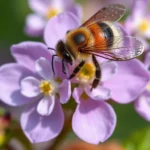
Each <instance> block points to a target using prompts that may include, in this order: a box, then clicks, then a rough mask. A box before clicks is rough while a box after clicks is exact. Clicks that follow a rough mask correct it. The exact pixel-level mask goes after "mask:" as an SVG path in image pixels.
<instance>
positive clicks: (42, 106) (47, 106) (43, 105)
mask: <svg viewBox="0 0 150 150" xmlns="http://www.w3.org/2000/svg"><path fill="white" fill-rule="evenodd" d="M54 106H55V98H54V96H46V97H43V98H42V100H40V102H39V104H38V106H37V112H38V113H39V114H40V115H42V116H49V115H50V114H51V113H52V111H53V109H54Z"/></svg>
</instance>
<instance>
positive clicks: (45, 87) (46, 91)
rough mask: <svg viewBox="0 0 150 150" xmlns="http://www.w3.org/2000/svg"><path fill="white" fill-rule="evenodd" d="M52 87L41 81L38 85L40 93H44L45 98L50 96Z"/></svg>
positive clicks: (47, 82)
mask: <svg viewBox="0 0 150 150" xmlns="http://www.w3.org/2000/svg"><path fill="white" fill-rule="evenodd" d="M53 89H54V87H53V86H52V84H51V83H50V82H49V81H45V80H42V81H41V83H40V91H41V93H44V95H45V96H47V95H50V94H51V93H52V91H53Z"/></svg>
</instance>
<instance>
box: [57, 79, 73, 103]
mask: <svg viewBox="0 0 150 150" xmlns="http://www.w3.org/2000/svg"><path fill="white" fill-rule="evenodd" d="M58 92H59V96H60V102H61V103H62V104H65V103H67V102H68V101H69V98H70V96H71V83H70V81H68V80H66V79H65V80H63V82H62V83H61V84H60V86H59V88H58Z"/></svg>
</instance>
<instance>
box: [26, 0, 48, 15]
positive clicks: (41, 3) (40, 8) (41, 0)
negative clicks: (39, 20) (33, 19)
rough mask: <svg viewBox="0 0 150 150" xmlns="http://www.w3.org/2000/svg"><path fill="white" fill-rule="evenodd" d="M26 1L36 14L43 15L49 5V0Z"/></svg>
mask: <svg viewBox="0 0 150 150" xmlns="http://www.w3.org/2000/svg"><path fill="white" fill-rule="evenodd" d="M28 3H29V6H30V8H31V9H32V10H33V11H35V12H36V13H37V14H40V15H44V14H45V12H46V11H47V9H48V7H49V4H50V0H28Z"/></svg>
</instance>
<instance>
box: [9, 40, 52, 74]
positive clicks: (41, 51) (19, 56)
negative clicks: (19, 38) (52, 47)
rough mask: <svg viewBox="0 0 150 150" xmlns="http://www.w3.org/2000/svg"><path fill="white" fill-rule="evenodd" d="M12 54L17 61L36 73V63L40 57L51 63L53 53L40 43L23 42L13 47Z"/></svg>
mask: <svg viewBox="0 0 150 150" xmlns="http://www.w3.org/2000/svg"><path fill="white" fill-rule="evenodd" d="M11 52H12V55H13V57H14V58H15V59H16V61H17V62H18V63H19V64H21V65H23V66H25V67H26V68H28V69H29V70H31V71H35V61H36V60H37V59H39V58H40V57H44V58H46V59H47V60H49V61H51V59H52V53H51V51H49V50H48V49H47V46H46V45H44V44H43V43H40V42H22V43H19V44H16V45H13V46H12V47H11Z"/></svg>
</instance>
